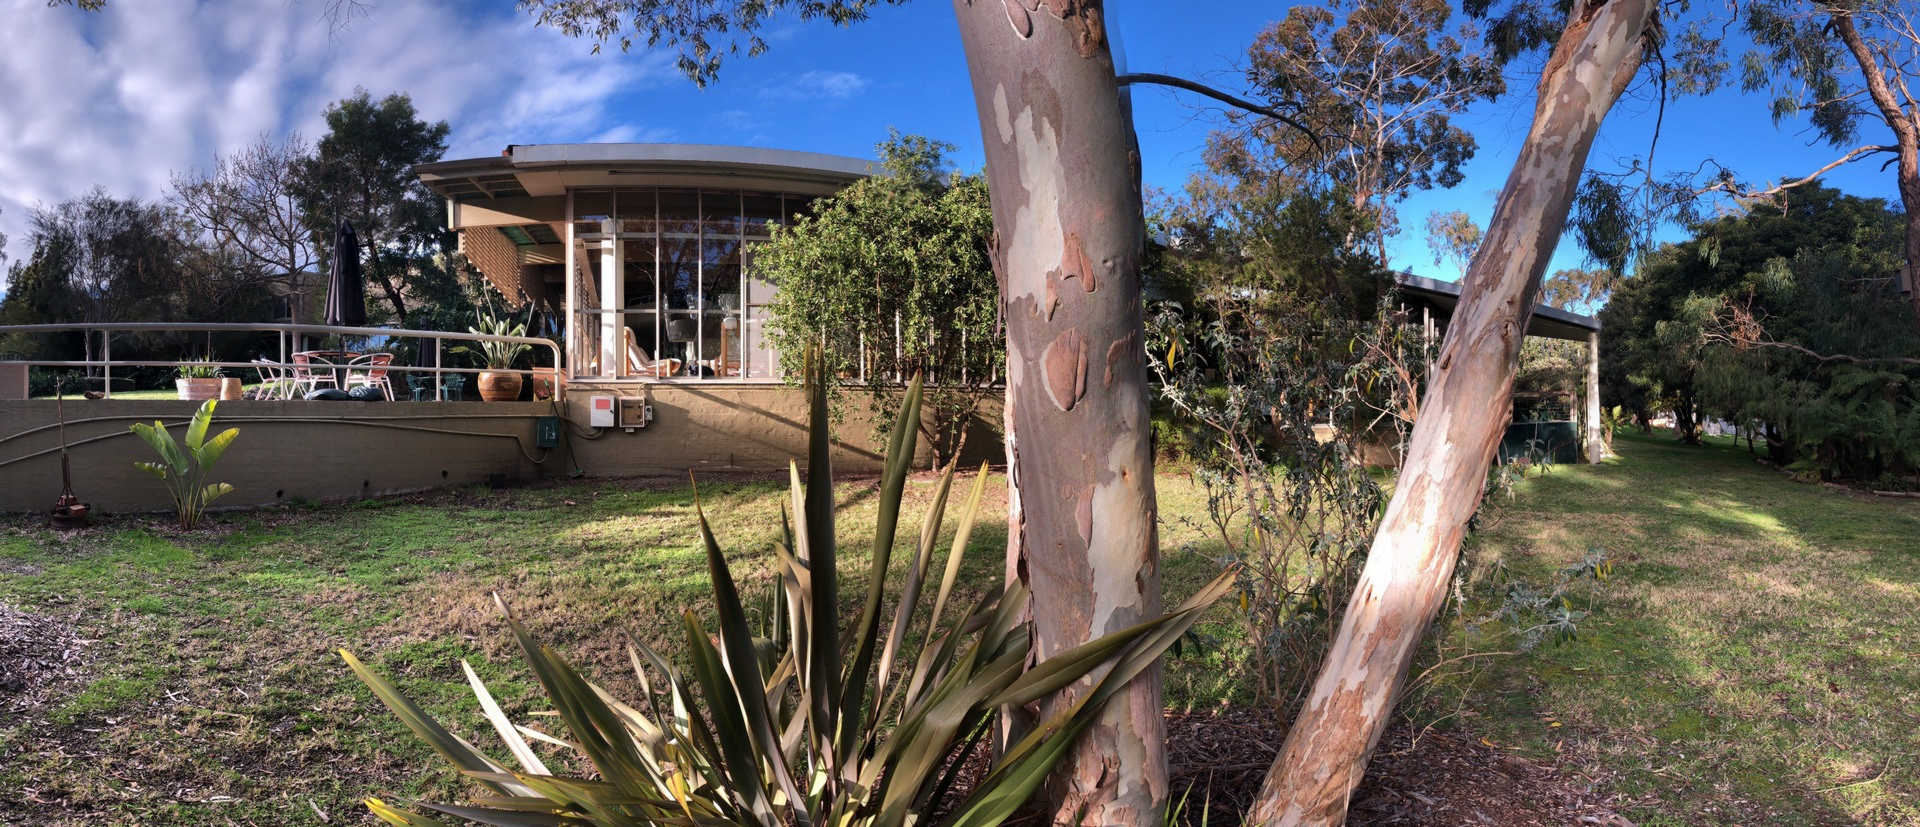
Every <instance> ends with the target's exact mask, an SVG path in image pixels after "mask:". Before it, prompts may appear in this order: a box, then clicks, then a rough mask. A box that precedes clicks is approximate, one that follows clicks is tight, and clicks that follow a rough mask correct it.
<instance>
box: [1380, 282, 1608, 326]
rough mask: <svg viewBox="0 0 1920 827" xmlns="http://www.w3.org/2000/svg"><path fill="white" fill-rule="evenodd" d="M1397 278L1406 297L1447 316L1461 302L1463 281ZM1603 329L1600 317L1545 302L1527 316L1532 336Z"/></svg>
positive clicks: (1450, 315) (1401, 292)
mask: <svg viewBox="0 0 1920 827" xmlns="http://www.w3.org/2000/svg"><path fill="white" fill-rule="evenodd" d="M1393 277H1394V281H1395V282H1397V283H1399V285H1400V295H1401V298H1402V299H1403V300H1406V301H1409V302H1410V303H1417V304H1424V305H1426V306H1428V307H1431V308H1433V310H1434V311H1436V315H1439V316H1441V317H1442V318H1443V319H1444V318H1451V317H1452V316H1453V309H1454V307H1455V306H1457V305H1459V304H1460V283H1459V282H1455V281H1440V280H1438V279H1430V278H1427V277H1426V276H1416V275H1414V274H1412V273H1406V272H1400V273H1394V274H1393ZM1599 330H1600V320H1599V319H1596V318H1594V317H1592V316H1582V315H1580V314H1578V313H1574V312H1572V311H1570V310H1561V309H1560V308H1558V307H1548V306H1547V305H1544V304H1536V305H1534V306H1533V315H1532V316H1530V317H1529V318H1528V319H1527V335H1528V336H1544V337H1547V338H1549V339H1565V340H1567V341H1570V342H1585V341H1587V338H1588V336H1590V335H1592V334H1593V333H1596V332H1598V331H1599Z"/></svg>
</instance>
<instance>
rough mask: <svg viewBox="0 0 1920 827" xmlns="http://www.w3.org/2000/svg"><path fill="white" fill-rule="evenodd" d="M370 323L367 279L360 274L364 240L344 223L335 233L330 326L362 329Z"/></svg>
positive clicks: (329, 285) (329, 280)
mask: <svg viewBox="0 0 1920 827" xmlns="http://www.w3.org/2000/svg"><path fill="white" fill-rule="evenodd" d="M366 323H367V298H366V279H365V278H364V277H363V276H362V275H361V273H360V239H359V237H358V236H356V235H355V234H354V232H353V225H352V224H348V223H347V221H346V219H344V218H343V219H341V220H340V227H339V229H337V230H335V231H334V233H333V271H332V272H331V273H329V274H328V275H327V324H330V325H335V326H339V327H360V326H362V325H365V324H366Z"/></svg>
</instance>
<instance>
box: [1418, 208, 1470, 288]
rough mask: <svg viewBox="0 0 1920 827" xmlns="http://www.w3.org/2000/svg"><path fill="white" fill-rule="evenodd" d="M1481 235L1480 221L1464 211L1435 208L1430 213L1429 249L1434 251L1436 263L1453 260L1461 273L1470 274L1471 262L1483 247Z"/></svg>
mask: <svg viewBox="0 0 1920 827" xmlns="http://www.w3.org/2000/svg"><path fill="white" fill-rule="evenodd" d="M1481 236H1482V233H1481V230H1480V225H1478V224H1475V223H1473V216H1470V215H1467V214H1466V213H1465V212H1464V211H1461V210H1449V211H1447V212H1440V211H1439V210H1435V211H1433V212H1431V213H1428V214H1427V249H1428V250H1431V251H1433V263H1434V264H1452V265H1453V266H1454V267H1455V268H1457V269H1458V270H1459V271H1460V275H1463V276H1464V275H1466V274H1467V265H1468V264H1471V263H1472V262H1473V254H1474V252H1475V251H1477V250H1479V249H1480V238H1481Z"/></svg>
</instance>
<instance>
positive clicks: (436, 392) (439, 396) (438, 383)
mask: <svg viewBox="0 0 1920 827" xmlns="http://www.w3.org/2000/svg"><path fill="white" fill-rule="evenodd" d="M433 401H435V402H445V401H447V381H446V377H444V376H442V375H440V337H438V336H435V337H433Z"/></svg>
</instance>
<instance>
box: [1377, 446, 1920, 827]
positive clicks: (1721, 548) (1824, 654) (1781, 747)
mask: <svg viewBox="0 0 1920 827" xmlns="http://www.w3.org/2000/svg"><path fill="white" fill-rule="evenodd" d="M1617 447H1618V449H1619V452H1620V454H1621V457H1620V458H1619V459H1618V460H1616V461H1613V462H1610V463H1608V464H1606V465H1603V466H1598V467H1562V468H1558V469H1555V470H1553V471H1552V472H1551V473H1549V474H1546V475H1543V476H1532V477H1529V478H1528V479H1527V480H1526V481H1525V482H1524V483H1522V484H1520V485H1519V486H1518V489H1517V491H1516V492H1515V495H1514V498H1513V499H1512V500H1511V501H1505V502H1499V503H1498V504H1497V505H1496V506H1495V507H1494V508H1493V509H1492V512H1491V513H1490V514H1489V515H1488V516H1489V519H1487V520H1486V522H1488V523H1490V525H1489V526H1488V527H1487V528H1486V529H1485V530H1483V531H1481V532H1480V533H1478V534H1477V535H1475V537H1474V538H1473V539H1472V540H1471V541H1470V551H1469V554H1470V559H1474V560H1476V561H1477V563H1478V566H1477V567H1476V569H1475V570H1476V571H1477V572H1479V573H1481V575H1482V576H1486V574H1487V573H1488V572H1491V571H1492V570H1493V569H1494V567H1495V566H1494V564H1495V562H1496V561H1499V562H1504V563H1505V564H1506V566H1507V567H1508V568H1509V569H1511V570H1515V571H1521V572H1528V573H1529V574H1530V575H1531V576H1532V577H1533V578H1534V579H1536V580H1538V579H1543V578H1544V577H1546V576H1547V575H1546V573H1547V572H1548V571H1549V570H1551V569H1553V568H1555V567H1558V566H1562V565H1565V564H1567V563H1569V562H1571V561H1573V560H1575V559H1577V558H1578V557H1580V556H1581V555H1583V554H1585V553H1586V551H1587V550H1588V549H1589V548H1603V549H1606V550H1607V552H1608V553H1609V556H1610V558H1611V559H1612V560H1614V561H1615V564H1616V569H1615V571H1614V572H1613V575H1612V577H1611V578H1610V579H1609V580H1607V581H1606V582H1605V583H1603V584H1599V585H1598V588H1597V589H1595V590H1589V591H1587V592H1584V593H1583V594H1582V595H1581V596H1580V597H1576V598H1574V603H1575V604H1576V606H1577V607H1580V608H1590V609H1591V610H1592V612H1593V614H1592V615H1590V616H1589V617H1588V618H1587V619H1586V620H1585V621H1584V622H1583V623H1582V625H1581V630H1580V635H1579V638H1578V639H1577V640H1575V641H1573V642H1571V643H1566V644H1563V645H1558V646H1552V645H1548V646H1543V647H1541V648H1539V649H1536V650H1534V651H1533V652H1531V653H1528V654H1525V655H1522V656H1518V657H1513V658H1494V659H1489V660H1486V661H1485V662H1486V663H1487V664H1489V665H1488V666H1487V667H1486V668H1485V669H1483V670H1479V671H1478V672H1476V673H1475V674H1476V677H1477V679H1476V680H1475V681H1474V682H1473V683H1472V686H1471V687H1470V688H1469V689H1468V691H1466V692H1465V695H1464V698H1463V697H1461V695H1460V694H1459V692H1458V690H1459V688H1460V687H1459V686H1457V685H1456V686H1452V687H1447V688H1444V689H1443V690H1441V691H1439V692H1436V693H1434V695H1432V696H1429V697H1427V698H1425V699H1423V701H1422V703H1421V704H1420V707H1421V708H1420V709H1418V710H1416V711H1415V713H1414V714H1415V715H1416V716H1418V715H1422V714H1424V715H1428V716H1434V717H1437V715H1439V714H1445V712H1451V711H1453V710H1455V709H1458V710H1460V715H1459V717H1458V718H1457V719H1452V720H1450V721H1449V724H1451V725H1455V726H1458V727H1461V728H1464V729H1467V730H1470V731H1474V732H1476V733H1477V734H1479V735H1482V736H1484V737H1486V738H1488V739H1489V740H1490V741H1492V742H1494V743H1496V744H1498V745H1500V746H1501V747H1503V748H1509V749H1512V750H1515V751H1517V752H1519V753H1520V754H1523V755H1526V756H1529V757H1534V758H1539V759H1545V760H1552V761H1556V762H1558V763H1560V764H1561V765H1562V766H1563V767H1565V768H1567V769H1568V770H1569V771H1571V772H1574V773H1576V774H1580V775H1582V776H1585V777H1588V778H1590V779H1591V780H1593V781H1597V782H1599V783H1600V784H1602V785H1603V786H1605V787H1607V788H1609V789H1611V790H1612V791H1614V792H1615V793H1617V794H1618V795H1620V796H1621V797H1622V799H1624V800H1625V802H1626V804H1625V806H1624V807H1623V814H1624V815H1626V816H1627V817H1629V818H1631V819H1632V820H1634V821H1635V822H1636V823H1639V824H1642V825H1647V824H1675V825H1679V824H1834V823H1871V824H1913V823H1920V659H1916V658H1914V657H1913V653H1914V651H1915V649H1916V648H1920V613H1916V612H1915V606H1916V605H1920V503H1917V502H1915V501H1912V500H1892V499H1883V498H1876V497H1871V496H1861V495H1858V494H1855V493H1852V492H1848V491H1841V490H1836V489H1834V488H1831V487H1825V486H1820V485H1809V484H1804V483H1797V482H1794V481H1792V480H1790V479H1788V478H1787V477H1786V476H1784V475H1782V474H1780V473H1779V472H1777V471H1774V470H1772V469H1769V468H1766V467H1764V466H1760V465H1757V464H1756V463H1755V462H1754V461H1753V460H1752V459H1751V458H1750V457H1749V456H1748V455H1747V453H1746V451H1745V449H1744V448H1742V447H1736V446H1734V445H1733V444H1732V443H1731V441H1730V440H1720V441H1717V442H1716V444H1712V445H1709V446H1707V447H1685V446H1681V445H1678V444H1677V443H1675V442H1674V441H1673V440H1672V439H1671V438H1670V437H1668V436H1666V435H1664V434H1662V435H1659V436H1653V437H1642V436H1638V435H1623V436H1622V438H1621V439H1620V440H1619V444H1618V446H1617ZM1452 628H1453V630H1454V631H1455V632H1456V633H1457V631H1458V629H1459V628H1460V626H1459V624H1457V623H1455V624H1453V626H1452ZM1456 704H1457V706H1456Z"/></svg>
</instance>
